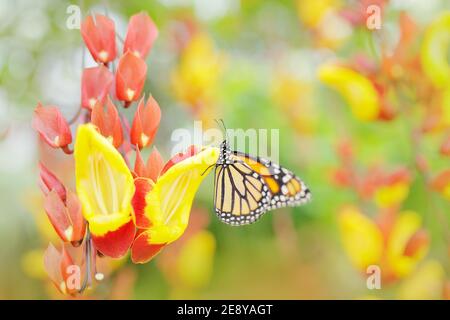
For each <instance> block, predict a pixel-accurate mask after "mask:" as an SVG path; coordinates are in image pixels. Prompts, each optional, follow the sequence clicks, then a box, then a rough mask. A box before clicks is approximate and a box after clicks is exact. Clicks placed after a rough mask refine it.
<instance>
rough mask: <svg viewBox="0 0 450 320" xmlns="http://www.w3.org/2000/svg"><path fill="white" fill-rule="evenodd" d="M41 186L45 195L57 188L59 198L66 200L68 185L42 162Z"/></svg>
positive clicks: (40, 168)
mask: <svg viewBox="0 0 450 320" xmlns="http://www.w3.org/2000/svg"><path fill="white" fill-rule="evenodd" d="M39 178H40V179H39V186H40V187H41V190H42V192H43V193H44V195H47V194H49V193H50V191H52V190H55V192H56V193H57V194H58V196H59V198H60V199H61V200H62V201H63V202H66V187H64V185H63V184H62V182H61V181H59V179H58V178H57V177H56V176H55V175H54V174H53V173H52V172H50V170H48V169H47V168H46V167H45V166H44V165H43V164H42V163H39Z"/></svg>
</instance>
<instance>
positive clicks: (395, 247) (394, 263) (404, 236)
mask: <svg viewBox="0 0 450 320" xmlns="http://www.w3.org/2000/svg"><path fill="white" fill-rule="evenodd" d="M421 226H422V219H421V217H420V216H419V215H418V214H417V213H416V212H414V211H403V212H401V213H400V215H399V216H398V218H397V219H396V220H395V223H394V225H393V227H392V230H391V232H390V235H389V238H388V242H387V247H386V260H387V263H388V264H389V267H390V269H391V271H392V273H393V274H394V275H396V276H397V277H400V278H401V277H404V276H407V275H409V274H410V273H411V272H412V271H413V270H414V269H415V268H416V266H417V263H418V262H419V261H421V260H422V259H423V258H424V257H425V255H426V253H427V251H428V247H429V244H428V238H421V239H418V238H417V239H418V240H419V241H418V243H417V244H414V248H413V249H412V250H408V246H410V247H411V246H412V245H411V241H413V240H414V239H416V238H414V236H415V235H416V234H417V232H419V231H420V228H421ZM416 242H417V241H416ZM408 251H410V252H408Z"/></svg>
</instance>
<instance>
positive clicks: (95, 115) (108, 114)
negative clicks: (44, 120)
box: [91, 97, 123, 148]
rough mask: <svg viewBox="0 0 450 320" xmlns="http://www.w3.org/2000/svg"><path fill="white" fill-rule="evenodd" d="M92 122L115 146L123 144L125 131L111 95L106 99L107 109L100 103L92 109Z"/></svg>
mask: <svg viewBox="0 0 450 320" xmlns="http://www.w3.org/2000/svg"><path fill="white" fill-rule="evenodd" d="M91 122H92V123H93V124H94V125H96V126H97V128H98V129H99V131H100V133H101V134H102V135H103V136H104V137H106V138H107V139H108V140H110V141H111V143H112V144H113V145H114V147H116V148H118V147H120V146H121V145H122V142H123V133H122V124H121V122H120V118H119V112H117V109H116V106H115V105H114V104H113V103H112V101H111V99H109V97H108V99H107V101H106V109H105V108H103V106H102V105H101V104H99V103H97V104H96V105H95V107H94V108H93V109H92V114H91Z"/></svg>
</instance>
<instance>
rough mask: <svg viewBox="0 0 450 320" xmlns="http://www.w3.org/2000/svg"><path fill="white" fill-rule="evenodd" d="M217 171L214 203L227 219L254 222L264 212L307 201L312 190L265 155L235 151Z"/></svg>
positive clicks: (219, 212)
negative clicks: (256, 155)
mask: <svg viewBox="0 0 450 320" xmlns="http://www.w3.org/2000/svg"><path fill="white" fill-rule="evenodd" d="M227 160H229V163H228V164H226V163H224V164H218V165H217V166H216V172H215V190H214V192H215V195H214V205H215V209H216V214H217V215H218V217H219V218H220V219H221V220H222V221H223V222H225V223H227V224H231V225H243V224H249V223H253V222H255V221H256V220H258V219H259V218H260V217H261V215H262V214H264V213H265V212H267V211H269V210H272V209H276V208H280V207H284V206H297V205H301V204H304V203H306V202H307V201H308V200H309V199H310V197H311V193H310V191H309V189H308V188H307V187H306V185H305V184H304V182H303V181H302V180H300V179H299V178H298V177H297V176H295V175H294V174H293V173H292V172H291V171H289V170H287V169H285V168H283V167H280V166H279V165H277V164H274V163H272V162H271V161H269V160H266V159H263V158H259V157H258V158H254V157H251V156H249V155H246V154H244V153H241V152H237V151H234V152H233V153H231V154H230V156H229V157H228V159H227Z"/></svg>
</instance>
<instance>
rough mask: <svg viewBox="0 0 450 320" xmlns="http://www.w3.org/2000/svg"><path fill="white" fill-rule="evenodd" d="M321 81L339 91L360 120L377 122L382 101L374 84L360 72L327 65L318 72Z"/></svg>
mask: <svg viewBox="0 0 450 320" xmlns="http://www.w3.org/2000/svg"><path fill="white" fill-rule="evenodd" d="M318 76H319V79H320V80H321V81H322V82H324V83H325V84H327V85H329V86H330V87H332V88H333V89H335V90H337V91H338V92H339V93H340V94H341V95H342V96H343V97H344V98H345V99H346V101H347V103H348V105H349V106H350V108H351V110H352V113H353V115H354V116H355V117H357V118H358V119H360V120H364V121H370V120H375V119H376V118H377V117H378V115H379V110H380V101H379V98H378V93H377V91H376V89H375V87H374V86H373V84H372V82H370V80H369V79H367V78H366V77H365V76H363V75H361V74H359V73H358V72H356V71H354V70H352V69H350V68H347V67H343V66H338V65H333V64H325V65H322V66H321V67H320V68H319V70H318Z"/></svg>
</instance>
